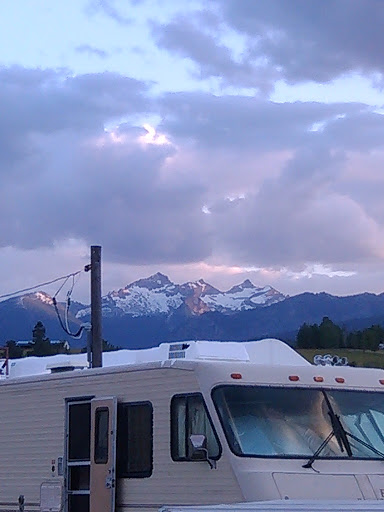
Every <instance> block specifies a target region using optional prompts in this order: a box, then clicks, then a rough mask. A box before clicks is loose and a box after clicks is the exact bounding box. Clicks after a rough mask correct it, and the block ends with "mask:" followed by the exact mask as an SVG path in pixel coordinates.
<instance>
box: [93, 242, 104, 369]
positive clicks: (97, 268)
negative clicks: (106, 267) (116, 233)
mask: <svg viewBox="0 0 384 512" xmlns="http://www.w3.org/2000/svg"><path fill="white" fill-rule="evenodd" d="M91 324H92V327H91V335H92V368H100V367H101V366H103V340H102V326H101V247H100V246H99V245H92V246H91Z"/></svg>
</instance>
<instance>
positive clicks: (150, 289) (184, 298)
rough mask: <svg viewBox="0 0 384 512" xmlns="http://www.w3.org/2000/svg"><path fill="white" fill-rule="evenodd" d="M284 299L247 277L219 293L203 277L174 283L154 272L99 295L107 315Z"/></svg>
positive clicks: (227, 307) (225, 309)
mask: <svg viewBox="0 0 384 512" xmlns="http://www.w3.org/2000/svg"><path fill="white" fill-rule="evenodd" d="M285 298H286V296H285V295H283V294H282V293H280V292H278V291H277V290H275V289H274V288H272V287H271V286H265V287H257V286H255V285H254V284H252V283H251V281H249V280H248V279H247V280H246V281H244V282H243V283H241V284H239V285H237V286H234V287H233V288H231V289H230V290H228V291H226V292H222V291H220V290H218V289H217V288H214V287H213V286H211V285H210V284H208V283H206V282H205V281H204V280H203V279H200V280H199V281H195V282H188V283H184V284H181V285H177V284H175V283H173V282H172V281H170V280H169V278H168V277H167V276H165V275H164V274H161V273H159V272H158V273H156V274H154V275H152V276H150V277H148V278H146V279H139V280H138V281H134V282H133V283H131V284H129V285H128V286H126V287H125V288H121V289H120V290H118V291H112V292H110V293H108V294H107V295H106V296H105V297H103V300H102V308H103V316H108V317H113V316H122V315H129V316H132V317H140V316H154V315H159V314H165V315H169V314H170V313H172V312H173V311H176V310H177V309H178V308H180V307H182V306H184V307H185V308H186V309H187V311H189V312H190V313H191V314H193V315H201V314H203V313H207V312H210V311H212V312H213V311H215V312H220V313H224V314H231V313H235V312H239V311H245V310H249V309H255V308H259V307H263V306H269V305H271V304H274V303H276V302H280V301H282V300H284V299H285ZM89 314H90V310H89V308H84V309H82V310H80V311H79V312H78V313H77V317H78V318H82V317H86V316H88V315H89Z"/></svg>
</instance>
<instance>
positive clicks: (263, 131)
mask: <svg viewBox="0 0 384 512" xmlns="http://www.w3.org/2000/svg"><path fill="white" fill-rule="evenodd" d="M160 108H161V111H162V112H163V114H164V120H163V122H162V129H164V130H166V131H167V132H168V133H171V134H172V136H174V137H176V138H181V139H185V140H192V141H194V142H196V143H197V144H198V145H199V146H201V147H209V148H215V147H220V146H222V147H228V146H231V147H233V148H252V149H254V150H255V151H273V150H275V151H277V150H284V149H291V148H295V147H298V146H299V147H300V146H308V145H312V144H318V142H319V140H321V141H323V144H328V145H329V146H330V147H335V148H339V149H355V150H366V149H372V148H378V147H381V146H382V145H383V142H384V139H383V131H384V116H383V115H381V114H378V113H375V112H372V111H371V110H369V108H368V107H367V106H366V105H362V104H358V103H330V104H322V103H316V102H307V103H304V102H296V103H274V102H271V101H265V100H262V99H260V98H255V97H253V98H252V97H247V96H213V95H211V94H205V93H169V94H167V95H165V96H163V98H162V99H161V102H160Z"/></svg>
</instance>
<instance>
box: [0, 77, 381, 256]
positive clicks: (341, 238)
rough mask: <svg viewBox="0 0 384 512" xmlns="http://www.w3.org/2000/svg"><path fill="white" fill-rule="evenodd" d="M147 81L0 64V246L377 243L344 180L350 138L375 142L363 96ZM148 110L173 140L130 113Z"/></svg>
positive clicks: (248, 251)
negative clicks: (222, 91)
mask: <svg viewBox="0 0 384 512" xmlns="http://www.w3.org/2000/svg"><path fill="white" fill-rule="evenodd" d="M150 92H151V91H149V90H148V88H147V85H146V84H145V83H142V82H139V81H136V80H132V79H130V78H127V77H123V76H121V75H118V74H113V73H101V74H87V75H79V76H74V77H68V76H66V74H65V73H64V72H48V71H40V70H25V69H22V68H11V69H6V68H3V69H0V107H1V111H2V117H1V118H0V141H1V144H2V149H4V153H1V154H0V240H1V246H2V247H5V246H9V245H10V246H14V247H17V248H22V249H32V248H39V247H47V246H52V245H53V244H55V242H56V241H58V240H65V239H67V238H72V239H80V240H83V241H85V242H86V243H87V244H91V243H95V241H97V243H101V244H102V245H103V246H104V247H105V255H106V257H107V258H108V259H109V260H110V261H118V262H125V263H127V262H128V263H132V264H133V263H134V264H138V265H139V264H154V265H155V264H160V263H163V264H165V263H178V264H180V263H186V262H199V261H204V260H207V259H208V258H210V257H211V256H212V255H215V256H216V257H218V261H222V259H221V258H222V257H225V258H227V261H230V262H231V264H233V265H239V264H246V265H259V264H265V265H276V266H278V265H284V264H291V265H297V264H303V262H305V261H308V260H309V261H319V260H320V259H322V260H324V261H327V262H338V261H348V262H349V261H356V260H360V259H364V258H369V257H371V256H372V254H376V252H375V251H377V245H375V243H374V240H380V239H381V238H380V233H379V228H378V227H377V225H376V223H375V221H374V220H373V219H371V218H370V217H369V216H368V215H367V213H366V211H365V210H364V207H363V205H362V204H360V202H359V198H358V196H354V197H353V199H352V198H351V197H348V196H347V195H346V194H343V193H342V192H340V183H342V176H343V172H344V169H345V166H346V163H347V162H348V159H349V152H350V151H351V148H353V149H358V150H359V151H360V152H362V153H364V152H367V151H368V150H372V149H381V147H382V140H383V138H382V137H381V133H382V132H383V127H384V125H383V122H382V116H381V115H379V114H377V113H374V112H371V111H370V110H369V108H368V107H366V106H365V105H362V104H357V103H356V104H342V103H337V104H326V105H325V104H320V103H314V102H312V103H303V102H298V103H292V104H278V103H272V102H270V101H266V100H261V99H260V98H251V97H240V96H238V97H235V96H222V97H215V96H213V95H210V94H202V93H179V94H176V93H173V94H171V93H169V94H165V95H162V96H160V97H158V98H153V97H151V96H150ZM154 114H156V115H159V116H160V117H161V119H162V121H161V124H160V126H159V127H158V130H159V133H160V134H164V135H165V136H166V137H167V139H168V142H167V141H166V140H165V139H164V138H163V139H161V140H160V139H156V135H153V137H152V136H151V133H150V132H149V133H147V132H146V130H144V129H143V128H141V127H139V126H137V125H136V122H133V121H132V119H133V118H134V119H137V116H138V115H141V116H143V118H145V116H146V115H148V116H151V117H152V116H153V115H154ZM132 116H133V117H132ZM111 126H117V127H116V128H114V129H113V130H112V129H111V128H110V127H111ZM106 128H109V131H108V130H106ZM359 130H360V132H361V133H362V134H363V135H361V137H360V138H359V135H358V134H359ZM365 130H366V131H367V133H369V137H368V136H366V135H364V132H365ZM151 137H152V138H151ZM160 142H161V144H160ZM7 151H8V153H7ZM265 153H271V154H273V155H275V154H276V155H277V157H276V158H274V159H273V158H272V160H270V161H269V160H263V158H264V155H265ZM223 155H224V157H223ZM207 157H209V160H208V158H207ZM268 162H269V163H268ZM240 167H241V172H240V171H239V168H240ZM234 191H235V192H236V193H235V194H234ZM236 195H237V196H238V199H232V200H229V199H225V197H232V198H233V197H236ZM208 210H209V211H210V212H211V213H203V212H204V211H205V212H207V211H208ZM343 258H344V259H343Z"/></svg>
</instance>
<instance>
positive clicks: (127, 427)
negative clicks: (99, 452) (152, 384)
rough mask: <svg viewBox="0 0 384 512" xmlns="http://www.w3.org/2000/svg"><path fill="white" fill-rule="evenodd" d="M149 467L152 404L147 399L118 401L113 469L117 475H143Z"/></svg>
mask: <svg viewBox="0 0 384 512" xmlns="http://www.w3.org/2000/svg"><path fill="white" fill-rule="evenodd" d="M152 468H153V408H152V404H151V403H150V402H136V403H129V404H127V403H126V404H120V405H119V409H118V429H117V472H118V476H119V477H120V478H147V477H149V476H151V474H152Z"/></svg>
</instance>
